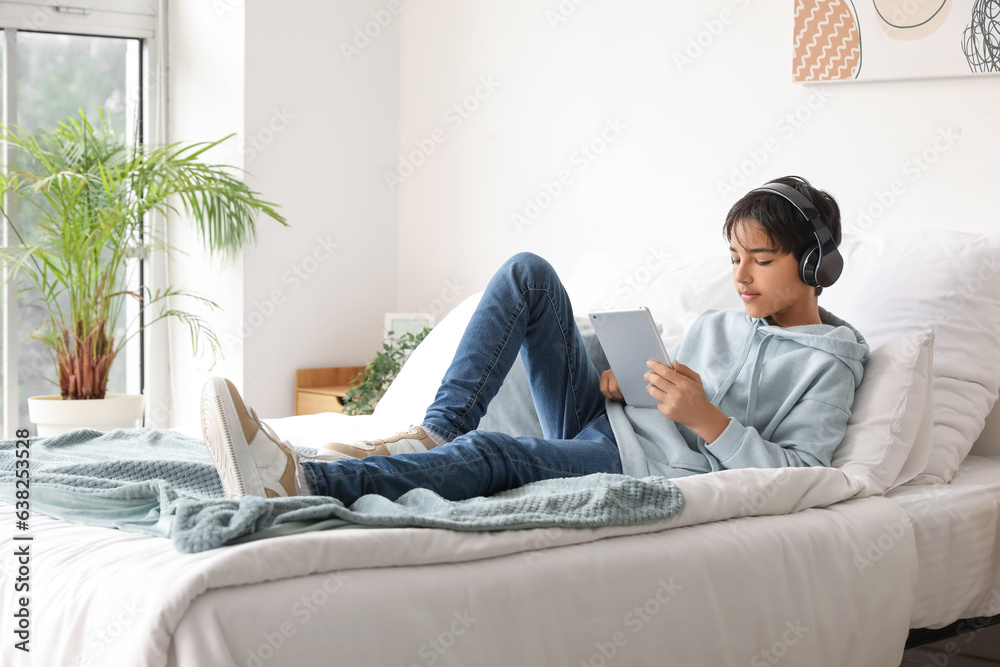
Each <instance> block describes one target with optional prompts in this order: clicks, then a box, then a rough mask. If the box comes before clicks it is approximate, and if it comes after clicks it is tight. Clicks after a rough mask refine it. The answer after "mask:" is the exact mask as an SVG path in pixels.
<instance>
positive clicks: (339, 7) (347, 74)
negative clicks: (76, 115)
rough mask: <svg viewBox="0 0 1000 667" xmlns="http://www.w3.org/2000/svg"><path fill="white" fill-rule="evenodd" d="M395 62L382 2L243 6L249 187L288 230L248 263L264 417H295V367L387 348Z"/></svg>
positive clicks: (255, 382) (249, 370)
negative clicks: (387, 167) (388, 175)
mask: <svg viewBox="0 0 1000 667" xmlns="http://www.w3.org/2000/svg"><path fill="white" fill-rule="evenodd" d="M372 12H375V14H374V17H373V14H372ZM376 18H377V19H378V21H376ZM382 24H385V25H382ZM359 29H360V30H362V31H365V30H368V31H369V32H371V33H375V36H374V37H368V40H369V41H368V42H365V41H364V40H363V39H359V38H358V37H357V34H356V31H357V30H359ZM362 35H364V32H362ZM356 39H357V40H358V41H357V43H358V44H361V45H362V46H363V48H358V47H356V46H355V47H354V48H355V49H356V50H357V52H356V53H355V52H349V53H347V54H345V53H344V51H343V50H342V46H341V44H342V43H348V44H350V45H353V43H354V41H355V40H356ZM399 61H400V53H399V21H398V16H397V15H395V14H393V13H391V12H389V11H388V10H387V9H386V2H385V0H363V1H358V2H351V3H345V2H316V1H313V0H294V1H287V2H281V3H277V2H264V1H263V0H257V1H251V2H248V3H247V4H246V80H245V96H246V97H245V119H244V125H245V128H246V137H247V141H248V142H250V144H249V146H248V147H247V149H246V160H245V167H246V169H247V171H249V172H250V176H248V177H247V179H246V182H247V183H248V184H249V185H250V186H251V187H252V188H254V189H255V190H258V191H260V193H261V195H262V196H263V197H264V198H265V199H268V200H270V201H273V202H277V203H279V204H281V207H282V208H281V210H282V212H283V214H284V215H285V217H286V218H287V219H288V222H289V227H287V228H283V227H280V226H278V225H275V224H261V225H260V234H259V237H258V243H257V245H256V246H255V247H254V248H252V249H250V250H248V251H247V253H246V255H245V259H244V272H243V278H244V301H243V309H244V318H243V319H244V329H243V332H244V335H243V345H244V354H245V358H244V380H245V381H244V385H243V389H244V397H245V398H246V399H247V401H248V402H249V403H251V404H252V405H253V406H254V407H255V408H256V410H257V412H258V413H259V414H260V415H261V416H262V417H282V416H288V415H291V414H294V386H295V370H296V369H297V368H310V367H319V366H355V365H364V364H365V363H367V362H368V361H370V359H371V356H372V355H374V353H375V351H376V350H377V349H379V347H380V344H381V340H382V323H383V315H384V313H385V312H386V311H391V310H392V309H393V307H394V305H395V289H396V275H397V274H396V265H397V245H396V225H397V217H396V198H395V197H394V196H393V195H391V194H390V193H387V192H386V190H385V188H384V187H383V186H382V182H381V166H382V165H383V164H385V163H386V162H388V161H389V160H390V159H391V156H392V155H394V154H395V151H396V146H397V144H398V141H399V139H398V135H399ZM254 142H256V143H254Z"/></svg>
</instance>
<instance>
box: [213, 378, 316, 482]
mask: <svg viewBox="0 0 1000 667" xmlns="http://www.w3.org/2000/svg"><path fill="white" fill-rule="evenodd" d="M201 434H202V437H203V438H204V439H205V445H206V446H207V447H208V452H209V454H211V455H212V461H213V462H215V467H216V469H217V470H218V471H219V478H220V479H221V480H222V488H223V489H224V490H225V492H226V497H228V498H242V497H243V496H247V495H249V496H263V497H266V498H277V497H287V496H296V495H298V491H297V487H296V475H299V481H300V483H301V481H302V477H301V475H302V471H301V469H300V468H301V466H300V465H299V455H298V453H296V451H295V450H294V449H293V448H292V446H291V445H290V444H288V442H287V441H285V440H282V439H281V438H279V437H278V435H277V434H276V433H275V432H274V429H272V428H271V427H269V426H268V425H267V424H265V423H263V422H262V421H261V420H260V419H259V418H258V417H257V413H256V412H254V410H253V408H249V409H248V407H247V406H246V405H245V404H244V403H243V399H242V398H240V394H239V392H238V391H236V387H235V386H233V383H232V382H230V381H229V380H227V379H225V378H222V377H213V378H209V380H208V382H206V383H205V387H204V389H202V393H201Z"/></svg>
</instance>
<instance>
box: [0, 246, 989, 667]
mask: <svg viewBox="0 0 1000 667" xmlns="http://www.w3.org/2000/svg"><path fill="white" fill-rule="evenodd" d="M844 254H845V259H846V261H847V267H848V268H847V269H846V271H845V277H844V279H842V282H841V283H838V285H837V286H835V287H834V288H831V289H830V290H828V293H827V294H824V295H823V297H822V299H821V304H823V305H824V306H826V307H827V308H829V309H830V310H831V311H832V312H834V313H837V314H838V315H841V316H842V317H845V318H846V319H848V320H849V321H851V322H852V324H855V326H857V327H858V328H859V329H860V330H862V331H863V332H864V333H865V334H866V336H868V337H869V341H870V343H871V344H872V348H873V355H872V360H871V361H870V362H869V364H870V365H869V367H868V368H866V377H865V384H864V385H863V386H862V388H861V389H859V392H858V398H857V401H856V405H855V408H856V409H855V413H854V414H853V415H852V421H851V425H850V426H849V429H848V436H847V437H845V442H844V444H842V446H841V447H840V448H839V449H838V452H837V458H835V461H834V464H835V465H834V466H833V467H831V468H805V469H763V470H757V469H749V470H731V471H721V472H718V473H710V474H706V475H698V476H693V477H688V478H682V479H678V480H675V483H676V485H677V487H678V488H679V489H680V490H681V491H682V493H683V495H684V499H685V508H684V510H683V511H682V512H681V513H679V514H678V515H676V516H673V517H670V518H667V519H665V520H661V521H656V522H653V523H646V524H641V525H632V526H607V527H601V528H593V529H579V528H575V529H564V528H537V529H530V530H505V531H490V532H456V531H450V530H444V529H436V528H408V527H401V528H378V529H369V528H343V529H337V530H328V531H308V532H301V533H295V534H289V535H286V536H282V537H277V538H272V539H262V540H255V541H250V542H246V543H243V544H238V545H233V546H226V547H223V548H218V549H212V550H208V551H202V552H199V553H189V554H183V553H179V552H178V551H177V550H176V549H175V548H174V546H173V544H172V543H171V542H170V541H169V540H166V539H163V538H158V537H153V536H150V535H146V534H142V533H134V532H126V531H121V530H113V529H109V528H104V527H99V526H92V525H86V524H83V523H69V522H66V521H62V520H60V519H55V518H51V517H47V516H43V515H35V516H33V518H32V533H33V536H34V540H33V545H32V548H33V549H34V551H33V553H32V559H31V568H32V575H31V576H32V585H33V588H32V597H31V612H32V637H33V641H32V654H31V655H30V659H29V655H27V654H24V653H23V652H21V651H17V650H15V649H14V643H15V640H14V638H13V637H12V636H11V634H10V633H9V632H8V631H5V637H4V640H3V643H2V646H0V662H2V664H4V665H28V664H35V665H37V664H45V665H178V666H181V667H187V666H192V665H247V666H251V665H257V666H263V665H304V664H346V665H353V664H375V665H389V664H398V665H507V664H524V665H553V664H567V665H591V666H593V667H603V666H605V665H610V664H629V665H633V664H685V665H687V664H703V665H722V664H747V663H749V664H751V665H775V664H779V663H780V664H784V665H812V666H823V665H866V666H873V667H874V666H878V665H885V666H887V667H888V666H895V665H898V664H899V662H900V659H901V655H902V652H903V649H904V646H905V645H906V643H907V640H908V638H912V637H913V636H914V635H913V631H914V630H918V629H933V628H943V627H946V626H949V625H950V624H954V623H955V622H956V621H960V620H962V619H973V618H979V617H992V616H996V615H997V614H1000V572H998V571H997V567H996V562H997V555H998V554H997V548H998V543H997V525H998V524H1000V511H998V507H1000V408H995V407H994V406H995V404H996V403H997V397H998V393H1000V340H998V332H1000V290H998V289H996V285H995V284H992V283H991V282H990V281H992V280H994V275H995V272H993V273H991V272H992V271H993V269H992V267H993V266H994V264H995V263H996V261H997V259H998V258H1000V235H991V236H972V235H966V234H959V233H956V232H930V231H929V232H925V233H915V234H912V235H909V236H908V238H907V242H906V243H905V244H900V243H897V242H895V239H893V238H892V237H891V236H888V235H880V234H876V233H869V234H865V235H864V236H863V237H860V238H857V239H849V240H847V241H845V244H844ZM597 259H600V260H601V261H603V262H604V264H602V265H603V266H616V265H615V263H614V262H613V261H611V262H609V261H608V260H609V258H607V257H601V258H597ZM718 260H719V258H713V257H712V256H710V255H705V256H691V257H686V258H683V259H678V261H677V262H676V264H675V265H673V266H672V267H671V268H670V269H669V270H664V271H663V272H661V273H660V274H659V275H657V276H655V277H653V278H651V279H650V280H649V281H648V282H647V283H646V284H645V285H644V287H643V289H641V290H635V291H634V292H633V293H631V294H629V295H618V296H616V297H613V298H614V300H615V303H613V304H611V305H613V306H617V305H620V306H625V305H633V304H639V303H645V304H647V305H651V308H652V309H653V311H654V314H655V315H656V316H657V318H658V320H659V321H661V323H663V324H664V329H665V330H664V334H665V338H667V339H668V342H669V339H670V338H671V337H674V336H679V335H681V334H683V331H684V328H685V326H686V324H689V323H690V314H691V313H694V312H699V311H700V310H704V309H705V308H707V307H738V302H736V303H731V302H730V299H732V295H731V294H730V292H731V288H730V287H729V277H728V264H727V262H726V261H725V257H722V258H721V264H720V262H719V261H718ZM915 265H917V266H921V267H922V270H921V271H920V272H917V273H915V272H913V271H911V270H909V267H912V266H915ZM617 266H618V267H620V268H622V267H623V268H622V271H629V270H630V269H629V266H628V265H627V263H626V264H623V263H619V264H618V265H617ZM615 271H617V269H612V270H611V272H610V274H609V275H610V276H611V277H612V278H614V276H615V275H624V274H616V273H615ZM597 279H598V278H595V276H593V275H592V274H581V275H578V276H570V279H569V280H568V285H569V288H570V293H571V295H572V296H573V298H574V304H575V306H576V309H577V311H578V312H583V311H584V310H585V309H587V308H591V307H607V306H608V303H607V302H608V300H609V298H608V295H607V293H606V291H605V292H602V291H601V288H599V287H598V288H596V289H595V288H594V285H593V281H594V280H597ZM604 280H607V275H605V276H604ZM588 281H589V283H588ZM610 284H614V281H613V280H612V281H611V283H610ZM901 297H905V298H901ZM588 299H589V301H588ZM475 300H476V296H475V295H474V296H472V297H469V298H468V299H466V301H465V302H463V303H462V304H460V305H459V306H458V307H456V308H455V309H454V310H453V311H452V313H450V314H449V315H448V317H446V318H445V319H444V320H443V321H442V322H441V323H440V324H439V325H438V327H437V328H435V330H434V332H433V333H432V335H431V336H430V337H428V339H427V341H426V342H425V344H424V345H422V346H421V347H420V348H418V349H417V350H416V351H415V352H414V354H413V356H412V357H411V358H410V360H409V361H408V363H407V365H406V367H405V368H404V371H403V373H401V374H400V377H399V379H398V380H397V382H396V383H395V384H394V385H393V386H392V387H391V388H390V390H389V392H388V393H387V394H386V396H385V398H384V399H383V401H382V402H380V403H379V407H378V409H377V410H376V413H375V414H374V415H371V416H367V417H346V416H343V415H337V414H332V413H325V414H321V415H310V416H304V417H292V418H283V419H270V420H267V421H268V422H269V424H270V425H271V426H272V427H273V428H274V429H275V430H276V431H277V432H278V433H279V434H281V435H282V437H285V438H287V439H289V441H291V442H292V444H294V445H295V446H297V447H304V448H305V447H317V446H321V445H322V444H323V443H324V442H325V441H328V440H332V439H344V438H353V437H363V436H372V435H380V434H383V433H384V432H385V429H387V428H392V429H395V428H399V427H405V426H407V425H408V424H409V423H412V422H413V421H416V420H418V419H419V417H420V416H421V414H422V410H423V407H424V406H426V405H427V403H428V402H429V400H430V399H429V396H432V395H433V390H434V387H435V385H436V382H437V381H438V380H439V379H440V375H441V373H443V368H444V366H445V365H446V364H447V361H448V359H449V358H450V357H449V354H450V352H449V351H452V352H453V350H454V346H455V345H457V342H458V338H459V337H460V336H461V333H462V331H463V328H464V322H465V321H467V318H468V316H469V315H470V314H471V310H472V308H473V307H474V306H475ZM586 338H587V341H588V345H589V346H591V347H590V349H591V353H592V356H593V357H594V358H595V361H597V362H598V363H600V351H599V348H596V347H592V346H593V340H592V338H591V337H589V336H587V337H586ZM969 350H977V351H978V352H977V353H976V354H974V355H970V354H969ZM875 351H877V352H878V354H876V352H875ZM966 357H971V358H969V359H966ZM526 406H527V407H526ZM532 417H533V411H532V410H531V409H530V396H526V392H525V391H524V378H523V368H521V367H519V366H518V365H515V368H514V369H513V370H512V372H511V374H510V376H509V377H508V380H507V382H505V384H504V387H503V389H502V390H501V394H500V395H498V397H497V400H496V401H495V402H494V405H491V407H490V412H489V414H488V415H487V419H486V422H485V424H484V425H485V426H488V427H490V428H497V429H502V430H506V431H508V432H513V433H530V432H532V429H533V428H536V426H535V422H536V421H537V420H535V421H534V422H533V420H532ZM973 443H975V445H974V446H973ZM13 512H14V510H13V507H12V506H11V505H10V504H9V503H6V502H2V503H0V536H2V538H3V540H4V545H3V549H4V553H5V554H9V553H12V552H13V549H14V544H13V542H12V538H13V537H14V536H13V532H14V531H13V529H12V527H13V525H14V516H13ZM3 563H4V565H3V571H2V574H3V582H2V591H0V599H2V601H3V602H2V604H3V608H2V614H3V617H4V619H9V618H12V614H13V613H14V610H15V609H16V608H17V600H16V599H15V597H16V596H15V595H14V587H13V582H14V580H15V578H16V575H17V565H16V563H15V562H14V560H13V559H11V558H9V557H8V558H5V560H4V561H3ZM5 627H6V626H5ZM911 641H912V639H911Z"/></svg>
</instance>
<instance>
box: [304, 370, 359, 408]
mask: <svg viewBox="0 0 1000 667" xmlns="http://www.w3.org/2000/svg"><path fill="white" fill-rule="evenodd" d="M363 370H365V367H364V366H341V367H339V368H300V369H299V370H297V371H295V414H296V415H314V414H317V413H319V412H342V411H343V410H344V403H343V399H344V396H346V395H347V390H348V389H350V388H351V383H352V382H353V380H354V379H355V378H356V377H357V376H358V373H360V372H361V371H363Z"/></svg>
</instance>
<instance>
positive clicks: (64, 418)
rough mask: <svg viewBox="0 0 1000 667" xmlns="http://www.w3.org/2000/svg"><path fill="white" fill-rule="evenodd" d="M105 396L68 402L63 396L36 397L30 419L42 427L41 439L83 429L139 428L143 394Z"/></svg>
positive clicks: (31, 401)
mask: <svg viewBox="0 0 1000 667" xmlns="http://www.w3.org/2000/svg"><path fill="white" fill-rule="evenodd" d="M104 396H105V397H104V398H93V399H88V400H65V401H64V400H63V398H62V396H32V397H30V398H29V399H28V419H30V420H31V421H32V422H33V423H34V424H35V425H36V426H37V427H38V436H39V437H41V438H47V437H49V436H53V435H59V434H60V433H65V432H66V431H72V430H73V429H75V428H83V427H86V428H93V429H96V430H98V431H110V430H112V429H116V428H138V427H139V425H140V424H141V421H140V420H141V419H142V395H141V394H110V393H109V394H105V395H104Z"/></svg>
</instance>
